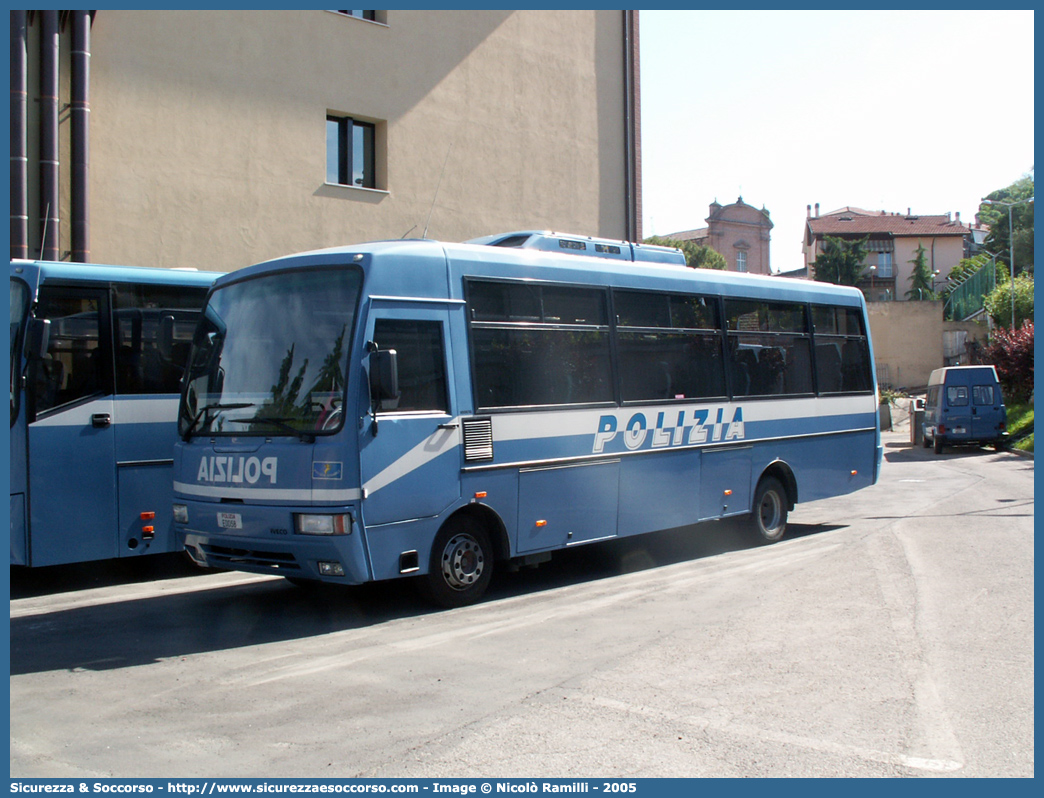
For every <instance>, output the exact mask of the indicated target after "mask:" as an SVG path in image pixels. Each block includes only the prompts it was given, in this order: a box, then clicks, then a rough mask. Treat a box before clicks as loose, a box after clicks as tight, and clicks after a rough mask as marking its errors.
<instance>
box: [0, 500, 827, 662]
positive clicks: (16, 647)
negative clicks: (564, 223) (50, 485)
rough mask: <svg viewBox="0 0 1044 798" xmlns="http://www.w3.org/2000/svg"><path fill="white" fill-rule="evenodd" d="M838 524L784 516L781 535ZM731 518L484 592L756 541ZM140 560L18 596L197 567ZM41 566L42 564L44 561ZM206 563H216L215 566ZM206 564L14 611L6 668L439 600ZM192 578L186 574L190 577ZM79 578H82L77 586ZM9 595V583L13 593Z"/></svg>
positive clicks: (53, 581) (608, 572) (300, 634)
mask: <svg viewBox="0 0 1044 798" xmlns="http://www.w3.org/2000/svg"><path fill="white" fill-rule="evenodd" d="M837 528H839V527H832V526H824V525H801V524H792V525H791V526H790V528H789V529H788V532H787V536H786V537H787V538H796V537H806V536H809V535H814V534H819V533H821V532H824V531H830V530H832V529H837ZM756 546H757V544H756V543H754V542H753V541H752V539H751V538H750V536H749V535H747V534H746V531H745V530H744V529H742V528H741V525H740V524H738V523H737V522H732V521H722V522H717V523H708V524H702V525H698V526H695V527H687V528H684V529H678V530H672V531H667V532H658V533H653V534H649V535H642V536H639V537H633V538H624V539H621V540H615V541H607V542H605V543H599V544H593V545H590V546H582V547H579V548H576V549H570V550H567V551H563V552H556V554H555V556H554V557H553V559H552V560H551V561H550V562H548V563H545V564H543V565H541V566H540V567H539V568H537V569H524V570H522V571H519V572H516V573H511V572H506V571H504V570H501V571H500V572H499V573H498V574H497V575H495V577H494V580H493V583H492V585H491V586H490V590H489V592H488V594H487V596H486V598H485V599H484V601H486V602H494V601H497V600H501V599H505V598H510V597H514V596H520V595H529V594H534V593H539V592H542V591H547V590H553V589H555V588H559V587H564V586H569V585H577V584H583V583H587V582H593V581H597V580H600V579H605V578H608V577H612V576H617V575H620V574H624V573H634V572H639V571H643V570H648V569H654V568H658V567H663V566H666V565H672V564H675V563H679V562H686V561H695V560H699V559H702V558H706V557H713V556H715V555H718V554H723V553H725V552H731V551H742V550H745V549H749V548H754V547H756ZM135 564H137V565H139V566H141V567H140V568H139V569H133V568H129V567H128V565H129V564H128V565H125V564H122V563H121V564H119V565H113V564H108V565H107V566H105V567H99V566H98V565H97V564H95V566H94V568H95V569H96V571H97V573H96V574H94V575H91V569H86V570H83V571H82V572H81V569H80V567H79V566H77V567H76V568H72V567H68V568H66V569H64V570H63V571H62V572H59V569H54V571H53V572H52V573H43V572H27V573H26V574H22V575H20V578H19V579H18V580H17V581H18V582H20V583H21V584H20V588H19V589H20V595H22V596H25V597H32V596H40V595H46V594H48V593H58V594H60V593H62V592H65V591H71V590H76V589H82V588H84V587H91V588H93V587H98V586H102V585H117V584H134V583H139V582H144V581H148V580H152V579H167V578H175V577H177V578H183V577H185V576H186V575H187V574H188V575H193V574H197V573H199V569H195V567H194V566H192V565H191V563H189V564H188V565H187V567H186V565H185V564H184V563H183V562H181V561H177V562H176V561H173V560H172V561H169V562H163V561H159V560H157V561H156V562H154V563H151V564H149V565H143V563H142V561H140V560H138V561H135ZM45 570H49V569H45ZM211 573H213V572H211ZM205 575H206V572H203V573H202V574H201V575H200V581H199V582H198V583H196V584H193V583H192V582H190V583H189V584H190V586H191V588H190V589H187V590H183V591H182V590H179V591H176V592H174V591H172V592H170V593H167V594H163V595H150V596H148V597H145V598H134V599H130V600H125V601H113V602H108V603H95V604H88V605H83V606H73V607H70V606H69V605H68V604H65V605H63V606H62V607H61V608H57V609H55V610H54V611H51V612H48V611H46V609H44V610H43V611H42V612H39V613H35V614H28V615H19V614H18V612H17V611H16V608H15V607H14V605H13V606H12V610H13V611H14V617H12V618H11V661H10V666H11V670H10V673H11V675H12V676H16V675H19V674H26V673H40V672H46V671H53V670H65V671H68V670H111V669H118V668H127V667H133V666H138V665H146V664H150V663H155V662H159V661H162V660H167V659H172V658H182V657H188V656H191V655H193V654H198V653H203V652H208V651H219V650H230V649H234V648H238V647H243V646H254V645H263V644H265V643H271V642H276V641H286V640H294V639H304V638H308V637H313V636H318V635H324V634H330V633H333V632H339V631H345V630H350V629H359V628H365V627H367V626H372V625H376V624H380V623H385V622H388V621H392V620H396V619H400V618H409V617H420V618H422V617H423V616H425V615H428V614H430V613H432V612H435V611H436V610H433V609H432V608H431V607H430V606H428V605H427V604H425V603H423V602H422V600H421V599H420V598H419V597H418V596H417V594H416V591H414V590H413V589H411V587H412V586H411V585H410V584H407V583H406V581H405V580H394V581H391V582H379V583H373V584H368V585H361V586H356V587H328V586H319V587H316V588H314V589H302V588H298V587H294V586H293V585H291V584H290V583H289V582H286V581H285V580H282V579H265V578H260V579H258V580H257V581H246V582H243V583H241V584H233V585H229V584H227V583H225V584H221V585H218V586H214V587H207V582H206V580H205ZM193 582H194V580H193ZM76 585H79V586H80V587H79V588H78V587H76ZM12 595H14V593H13V594H12Z"/></svg>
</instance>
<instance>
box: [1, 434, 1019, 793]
mask: <svg viewBox="0 0 1044 798" xmlns="http://www.w3.org/2000/svg"><path fill="white" fill-rule="evenodd" d="M907 438H908V436H907V435H905V434H895V433H892V434H886V436H885V440H886V444H887V449H886V463H885V466H884V470H883V475H882V478H881V480H880V482H879V483H878V485H876V486H874V487H873V488H871V489H868V490H865V491H862V492H860V493H857V494H855V495H853V496H849V497H844V498H840V499H832V500H829V501H825V502H820V503H814V504H809V505H807V506H802V505H799V507H798V508H797V509H796V510H795V511H794V513H792V515H791V527H790V531H789V532H788V534H787V536H786V537H785V538H784V539H783V541H781V542H780V543H778V544H776V545H774V546H768V547H757V546H752V545H750V544H748V543H747V540H746V538H745V537H744V536H743V534H742V531H741V530H738V529H737V528H736V527H735V525H733V524H712V525H706V526H702V527H696V528H693V529H689V530H681V531H673V532H669V533H662V534H657V535H652V536H646V537H644V538H641V539H636V540H627V541H615V542H612V543H608V544H601V545H595V546H590V547H585V548H580V549H576V550H573V551H570V552H567V553H564V554H563V555H561V556H557V557H556V558H555V559H554V560H553V561H552V562H551V563H549V564H547V565H544V566H541V567H540V568H539V569H536V570H530V571H523V572H520V573H517V574H505V575H502V576H500V577H499V578H496V579H495V581H494V584H493V586H492V588H491V590H490V593H489V595H488V598H487V600H485V601H484V602H483V603H481V604H479V605H477V606H473V607H468V608H465V609H461V610H453V611H442V612H435V611H432V610H430V609H429V608H428V607H426V606H425V605H424V604H423V603H421V601H420V600H419V599H418V598H416V597H415V595H414V593H413V592H412V591H411V590H410V589H408V585H407V584H404V583H401V582H400V583H392V584H381V585H369V586H364V587H361V588H352V589H347V590H337V591H332V590H319V591H314V592H310V591H304V590H300V589H298V588H294V587H292V586H290V585H289V584H287V583H285V582H284V581H283V580H280V579H273V578H267V577H264V578H261V577H252V576H248V575H243V574H234V573H233V574H229V573H220V572H211V573H202V574H200V573H196V572H195V571H193V570H191V569H190V568H189V567H188V566H186V565H185V564H184V563H183V562H182V561H181V560H180V559H173V560H172V559H163V560H159V561H157V562H155V563H154V564H152V565H148V566H146V565H144V564H143V563H141V562H138V563H137V564H136V565H135V564H127V563H120V564H117V565H109V566H98V565H94V566H91V567H84V566H80V567H77V568H68V569H46V570H45V571H41V572H32V573H27V572H24V571H12V601H11V707H10V708H11V775H12V777H29V776H51V777H60V776H68V777H85V778H86V777H97V776H118V777H157V778H176V777H207V778H218V777H297V776H307V777H352V776H372V777H417V778H448V777H456V778H465V777H486V778H496V777H570V776H582V777H591V778H602V777H631V778H634V777H660V776H672V777H708V776H910V777H919V776H961V777H969V776H1032V775H1033V774H1034V763H1033V759H1034V756H1033V752H1034V745H1033V721H1034V709H1033V696H1034V691H1033V670H1034V662H1033V650H1034V649H1033V639H1034V638H1033V634H1034V631H1033V609H1034V605H1033V573H1034V569H1033V460H1031V459H1025V458H1022V457H1019V456H1016V455H1014V454H1006V453H1005V454H997V453H993V452H989V451H986V450H976V451H963V452H959V451H954V452H953V453H948V454H945V455H943V456H936V455H934V454H932V453H931V452H930V451H928V450H922V449H919V448H918V449H912V448H910V447H909V445H908V443H907Z"/></svg>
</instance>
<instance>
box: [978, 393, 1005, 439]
mask: <svg viewBox="0 0 1044 798" xmlns="http://www.w3.org/2000/svg"><path fill="white" fill-rule="evenodd" d="M1003 420H1004V408H1003V404H1002V402H1001V392H1000V388H999V387H998V386H996V385H973V386H972V405H971V434H972V437H973V438H974V439H975V440H980V441H985V440H992V439H993V438H996V437H997V436H998V435H999V434H1000V424H1001V422H1002V421H1003Z"/></svg>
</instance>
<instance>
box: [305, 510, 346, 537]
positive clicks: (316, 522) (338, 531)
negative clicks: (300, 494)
mask: <svg viewBox="0 0 1044 798" xmlns="http://www.w3.org/2000/svg"><path fill="white" fill-rule="evenodd" d="M294 531H295V532H297V534H298V535H350V534H351V533H352V517H351V516H350V515H349V514H348V513H340V514H338V515H306V514H304V513H294Z"/></svg>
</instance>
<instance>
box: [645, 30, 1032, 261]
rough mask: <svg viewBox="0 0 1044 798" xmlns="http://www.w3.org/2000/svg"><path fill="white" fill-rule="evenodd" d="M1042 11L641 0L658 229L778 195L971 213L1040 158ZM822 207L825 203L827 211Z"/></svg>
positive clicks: (784, 218) (791, 214) (794, 224)
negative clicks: (744, 7) (755, 6)
mask: <svg viewBox="0 0 1044 798" xmlns="http://www.w3.org/2000/svg"><path fill="white" fill-rule="evenodd" d="M1033 22H1034V19H1033V12H1032V11H836V12H835V11H764V10H763V11H642V12H641V15H640V26H639V27H640V36H641V92H642V183H643V187H642V188H643V193H642V203H643V214H644V218H643V221H642V224H643V234H644V235H645V236H650V235H665V234H667V233H672V232H677V231H680V230H690V229H694V228H698V227H704V226H705V225H706V223H705V221H704V220H705V219H706V217H707V214H708V206H709V205H710V203H711V202H713V201H714V200H717V201H718V202H720V203H722V204H723V205H727V204H729V203H731V202H735V201H736V199H737V197H739V196H740V195H742V197H743V200H744V202H746V203H748V204H749V205H753V206H754V207H756V208H761V207H765V208H768V210H769V212H770V214H771V218H772V222H773V224H774V225H775V226H774V228H773V230H772V246H771V259H772V269H773V271H781V270H783V271H786V270H790V269H794V268H799V267H801V266H802V265H803V264H802V261H801V237H802V235H803V232H804V224H805V217H806V207H807V206H808V205H812V206H813V208H814V206H815V204H816V203H817V202H818V203H819V204H820V211H821V212H822V213H826V212H828V211H832V210H835V209H837V208H841V207H844V206H846V205H852V206H855V207H860V208H866V209H869V210H886V211H889V212H902V213H905V212H906V210H907V209H908V208H909V209H911V210H912V212H913V213H915V214H925V215H927V214H944V213H946V212H950V213H955V212H960V214H961V220H962V221H971V220H972V219H973V218H974V214H975V212H976V211H977V210H978V206H979V200H980V199H981V198H982V197H984V196H986V195H987V194H988V193H990V192H991V191H995V190H996V189H999V188H1003V187H1005V186H1007V185H1009V184H1011V183H1012V182H1014V181H1015V180H1017V179H1019V178H1020V177H1022V175H1024V174H1026V173H1028V172H1031V171H1032V170H1033V168H1034V155H1033V138H1034V136H1033V118H1034V116H1033V93H1034V81H1033ZM813 212H814V210H813Z"/></svg>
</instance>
